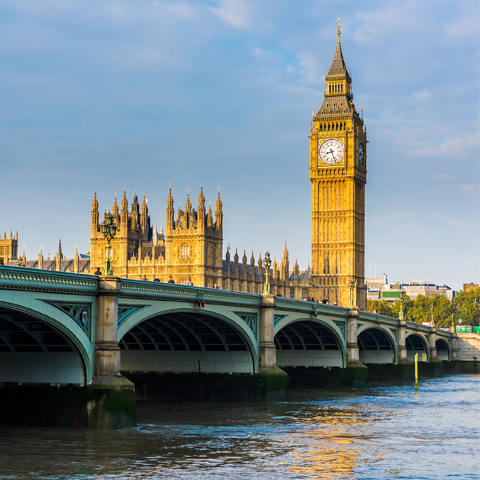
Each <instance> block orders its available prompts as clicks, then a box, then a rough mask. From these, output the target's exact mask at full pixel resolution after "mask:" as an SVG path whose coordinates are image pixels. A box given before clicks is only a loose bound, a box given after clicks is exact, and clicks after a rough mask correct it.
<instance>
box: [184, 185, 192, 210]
mask: <svg viewBox="0 0 480 480" xmlns="http://www.w3.org/2000/svg"><path fill="white" fill-rule="evenodd" d="M191 210H192V202H191V201H190V189H188V193H187V201H186V202H185V211H186V212H190V211H191Z"/></svg>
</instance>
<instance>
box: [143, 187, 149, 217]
mask: <svg viewBox="0 0 480 480" xmlns="http://www.w3.org/2000/svg"><path fill="white" fill-rule="evenodd" d="M147 202H148V200H147V198H146V196H145V192H143V202H142V215H147V214H148V207H147Z"/></svg>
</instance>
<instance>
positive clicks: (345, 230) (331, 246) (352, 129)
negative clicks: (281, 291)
mask: <svg viewBox="0 0 480 480" xmlns="http://www.w3.org/2000/svg"><path fill="white" fill-rule="evenodd" d="M340 28H341V25H340V19H338V25H337V45H336V49H335V55H334V57H333V61H332V65H331V67H330V70H328V72H327V73H326V77H325V92H324V99H323V103H322V106H321V107H320V109H319V110H318V111H316V112H315V106H314V112H313V122H312V125H311V128H310V136H309V138H310V180H311V183H312V272H311V276H312V289H313V297H314V298H315V299H317V300H322V299H323V298H327V299H328V301H329V302H330V303H338V304H339V305H342V306H350V302H351V298H350V289H351V287H350V284H351V281H352V277H353V280H354V281H355V288H354V291H353V302H354V306H358V307H360V308H363V309H364V308H366V306H367V295H366V288H365V184H366V181H367V132H366V129H365V128H364V123H363V118H362V117H363V115H362V117H360V115H359V114H358V112H357V110H356V109H355V105H354V104H353V92H352V79H351V76H350V74H349V72H348V70H347V67H346V65H345V61H344V59H343V54H342V47H341V44H340Z"/></svg>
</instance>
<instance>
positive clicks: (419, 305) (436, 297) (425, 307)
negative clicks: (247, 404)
mask: <svg viewBox="0 0 480 480" xmlns="http://www.w3.org/2000/svg"><path fill="white" fill-rule="evenodd" d="M432 314H433V320H434V322H435V323H436V325H437V326H438V327H443V326H444V325H451V324H452V320H451V314H452V302H450V300H448V299H447V298H446V297H444V296H443V295H440V294H439V293H435V294H433V295H432V296H431V297H426V296H424V295H417V298H416V299H415V301H414V302H413V308H412V320H413V321H415V322H417V323H422V322H430V321H431V320H432Z"/></svg>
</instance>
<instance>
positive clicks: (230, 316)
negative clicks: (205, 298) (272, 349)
mask: <svg viewBox="0 0 480 480" xmlns="http://www.w3.org/2000/svg"><path fill="white" fill-rule="evenodd" d="M166 303H167V302H165V303H164V304H163V305H161V306H153V305H151V306H149V307H147V308H145V309H143V310H140V311H138V312H137V313H136V314H134V315H132V316H130V317H128V318H127V319H126V320H125V322H123V323H122V324H121V325H120V327H119V330H118V341H119V346H120V348H121V350H122V352H121V370H122V371H125V372H126V371H133V372H136V371H142V372H145V371H150V372H182V373H187V372H201V373H255V372H257V371H258V343H257V340H256V334H257V333H258V332H257V330H258V318H257V319H256V321H255V320H252V322H253V323H252V322H251V323H250V325H249V324H247V322H246V321H245V320H244V319H243V318H242V317H240V316H238V315H236V314H235V313H233V312H231V311H227V309H226V308H223V309H222V308H219V307H218V306H214V305H212V306H208V305H207V306H206V307H205V308H202V309H199V308H198V307H197V308H185V307H184V308H181V307H180V308H179V306H178V303H177V304H176V305H175V304H173V305H168V304H166ZM252 317H255V318H256V314H252ZM252 327H253V328H252Z"/></svg>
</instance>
